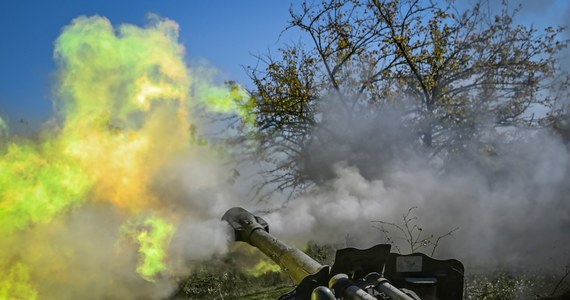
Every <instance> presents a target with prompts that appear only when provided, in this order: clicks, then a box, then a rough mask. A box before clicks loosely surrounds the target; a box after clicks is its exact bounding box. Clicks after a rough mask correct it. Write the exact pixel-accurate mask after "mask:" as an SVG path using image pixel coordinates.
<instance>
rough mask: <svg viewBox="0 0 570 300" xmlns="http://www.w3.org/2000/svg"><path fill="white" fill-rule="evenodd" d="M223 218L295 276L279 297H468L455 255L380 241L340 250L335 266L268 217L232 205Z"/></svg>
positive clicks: (289, 299)
mask: <svg viewBox="0 0 570 300" xmlns="http://www.w3.org/2000/svg"><path fill="white" fill-rule="evenodd" d="M222 220H224V221H226V222H228V223H229V225H230V226H231V227H232V229H233V231H234V234H235V240H236V241H241V242H246V243H248V244H250V245H252V246H254V247H256V248H257V249H259V250H261V252H263V253H264V254H265V255H267V256H268V257H269V258H271V259H272V260H273V261H274V262H275V263H277V264H278V265H279V266H280V267H281V269H282V270H284V271H285V272H287V273H288V274H289V275H290V276H291V278H292V279H293V280H294V281H295V283H296V284H297V287H296V288H295V289H293V290H292V291H290V292H288V293H286V294H284V295H282V296H281V297H280V298H279V300H309V299H311V300H338V299H342V300H349V299H350V300H362V299H366V300H372V299H378V300H380V299H392V300H395V299H398V300H435V299H438V300H460V299H462V298H463V270H464V269H463V264H462V263H461V262H459V261H458V260H455V259H449V260H437V259H433V258H430V257H429V256H427V255H425V254H422V253H414V254H410V255H401V254H397V253H391V252H390V245H388V244H380V245H376V246H374V247H372V248H369V249H364V250H360V249H356V248H345V249H340V250H338V251H337V252H336V256H335V262H334V264H333V265H332V267H329V266H327V265H322V264H320V263H319V262H317V261H316V260H314V259H313V258H311V257H310V256H308V255H307V254H305V253H304V252H302V251H301V250H299V249H297V248H294V247H290V246H288V245H286V244H285V243H283V242H282V241H280V240H279V239H277V238H275V237H274V236H273V235H271V234H270V233H269V226H268V224H267V222H266V221H265V220H263V219H262V218H260V217H258V216H255V215H253V214H252V213H250V212H249V211H247V210H245V209H243V208H241V207H234V208H231V209H229V210H228V211H227V212H226V213H225V214H224V216H223V217H222Z"/></svg>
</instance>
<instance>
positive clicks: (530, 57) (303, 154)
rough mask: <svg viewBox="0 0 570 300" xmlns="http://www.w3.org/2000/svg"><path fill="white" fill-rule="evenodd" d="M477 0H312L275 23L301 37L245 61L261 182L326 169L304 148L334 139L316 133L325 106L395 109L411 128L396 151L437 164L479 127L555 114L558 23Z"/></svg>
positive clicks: (294, 182) (559, 81)
mask: <svg viewBox="0 0 570 300" xmlns="http://www.w3.org/2000/svg"><path fill="white" fill-rule="evenodd" d="M488 5H489V3H487V2H486V1H484V0H480V1H478V2H476V3H475V4H474V5H473V6H472V7H470V8H468V9H459V8H457V7H455V6H454V5H453V1H419V0H382V1H380V0H351V1H340V0H323V1H317V3H314V4H313V2H312V1H311V2H306V1H305V2H303V3H302V4H301V5H299V6H298V7H294V8H292V9H291V12H290V14H291V21H290V23H289V26H288V28H287V29H288V30H293V29H296V30H299V31H300V32H302V33H303V34H304V35H303V36H304V39H303V40H302V42H301V43H299V44H296V45H286V46H283V47H282V48H280V49H279V55H273V56H272V55H267V56H260V57H259V60H260V63H259V65H258V66H257V67H255V68H248V72H249V76H250V77H251V79H252V81H253V83H254V87H253V88H252V89H251V91H250V93H251V95H252V99H253V101H254V104H252V103H250V105H253V106H254V110H255V113H256V116H257V117H256V122H255V124H256V127H257V131H258V134H257V138H258V141H259V147H258V149H257V150H258V152H257V153H256V154H257V155H258V157H263V158H264V159H265V160H266V161H269V162H270V163H271V164H273V166H274V168H272V169H271V170H269V171H268V174H267V175H268V176H269V180H267V181H266V182H264V183H263V184H262V185H264V186H266V185H273V186H276V187H277V190H290V191H294V190H303V189H304V188H306V187H308V186H311V185H312V184H314V183H319V182H321V181H322V180H323V179H326V178H323V175H322V174H326V171H324V170H322V169H323V168H326V166H322V165H319V166H318V168H319V169H320V170H321V171H320V172H318V173H314V172H311V169H312V168H313V167H314V157H312V156H311V151H312V149H322V148H327V147H331V146H333V145H338V144H342V143H343V142H346V141H344V140H342V139H343V138H345V137H343V136H341V135H338V134H336V133H335V132H334V131H333V130H331V128H327V126H329V125H330V124H329V123H327V121H328V119H327V115H326V114H323V113H322V112H323V111H324V110H326V109H325V108H327V109H329V110H334V111H335V113H337V114H340V115H344V116H348V117H349V118H350V117H352V122H354V124H358V123H362V122H365V119H366V118H367V117H371V116H374V115H378V114H379V113H381V112H383V111H387V110H389V108H394V107H395V108H397V110H398V111H399V112H401V116H400V117H399V118H400V120H399V121H400V123H402V126H404V127H405V129H406V131H407V132H410V133H412V135H413V136H412V141H413V142H412V143H409V145H408V146H407V147H409V148H411V149H418V148H419V149H422V150H423V151H425V153H427V154H428V157H430V158H431V160H432V161H435V160H437V161H440V162H441V161H443V162H445V161H448V160H450V159H453V158H454V157H455V156H458V155H465V151H464V150H465V149H466V148H467V147H468V146H469V145H473V144H475V145H477V144H478V145H479V146H478V147H479V148H484V147H485V145H484V142H483V141H482V140H483V137H484V136H485V134H486V133H488V132H489V131H490V130H493V129H497V128H505V127H518V128H538V127H548V126H553V124H555V123H557V122H558V121H559V120H560V119H561V118H564V115H565V114H566V111H565V107H564V106H563V105H562V102H561V99H564V97H566V87H567V86H568V82H569V81H568V77H567V75H565V74H564V73H563V72H561V70H560V69H559V68H558V65H557V58H558V56H559V54H560V51H562V50H563V49H564V48H566V46H567V45H568V41H567V40H562V39H561V32H562V31H563V28H562V27H547V28H544V29H543V30H538V29H537V28H534V27H532V26H529V25H525V24H516V23H515V21H514V20H515V19H516V16H517V13H518V11H519V9H518V8H517V9H509V5H508V3H507V1H503V3H502V5H501V6H500V9H499V11H498V13H497V14H496V15H493V14H492V13H489V10H488V9H487V8H488ZM317 133H318V134H317ZM376 134H377V135H380V134H381V133H376ZM403 150H404V151H405V149H399V151H403ZM274 153H280V155H274ZM328 165H329V167H330V165H331V164H328ZM260 190H261V189H260Z"/></svg>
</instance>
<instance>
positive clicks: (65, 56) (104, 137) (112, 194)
mask: <svg viewBox="0 0 570 300" xmlns="http://www.w3.org/2000/svg"><path fill="white" fill-rule="evenodd" d="M184 52H185V50H184V47H183V46H182V45H181V44H179V43H178V24H177V23H175V22H174V21H171V20H167V19H160V18H158V17H153V18H152V20H151V24H150V25H149V26H147V27H145V28H140V27H137V26H133V25H122V26H119V27H118V28H114V27H113V25H112V24H111V23H110V21H109V20H107V19H106V18H103V17H98V16H95V17H79V18H77V19H75V20H73V22H72V23H71V24H70V25H69V26H67V27H65V28H64V30H63V31H62V34H61V35H60V37H59V38H58V39H57V41H56V42H55V51H54V57H55V60H56V61H57V63H58V66H59V70H58V84H57V87H56V89H55V98H56V101H55V109H56V111H57V113H58V119H59V120H60V123H59V124H60V126H59V127H58V129H57V130H53V132H52V133H51V134H48V135H46V137H45V138H44V139H42V140H41V141H27V142H14V141H8V142H7V144H6V146H5V147H0V149H3V151H4V153H2V154H1V156H0V246H6V245H10V244H11V243H12V242H11V240H12V236H17V235H19V234H23V232H26V231H30V230H31V231H33V230H35V228H38V226H40V227H41V226H43V225H45V224H51V223H53V221H54V219H56V218H58V217H59V216H63V215H65V214H68V213H69V212H71V211H73V210H74V209H75V208H78V207H80V206H81V205H83V204H85V203H86V202H88V201H89V202H95V203H109V204H112V205H113V206H115V207H117V208H118V209H120V210H121V211H123V213H124V215H125V216H127V218H132V219H135V220H140V217H138V216H139V215H141V214H143V213H145V212H149V211H152V212H153V214H151V217H148V218H146V219H144V218H143V221H137V222H139V223H140V224H142V228H143V229H140V228H139V227H141V226H138V227H137V226H135V227H133V226H131V225H125V226H126V227H124V228H123V230H122V231H121V232H122V234H126V235H129V236H131V238H132V240H134V241H135V242H136V243H137V244H138V246H139V253H140V259H139V267H138V268H137V271H138V272H139V274H141V276H142V277H143V278H145V279H147V280H149V281H152V280H153V278H154V276H155V275H156V274H157V273H159V272H163V271H164V270H165V268H166V264H165V261H166V259H167V253H166V250H167V248H168V244H169V241H170V239H171V237H172V235H173V233H174V231H175V223H176V218H175V217H174V218H173V213H172V212H169V211H167V210H166V209H165V203H164V202H165V201H166V199H161V197H160V195H156V194H153V191H152V190H151V185H152V180H153V176H156V174H157V173H158V172H159V171H160V170H161V169H162V168H164V167H165V165H166V164H168V163H169V162H170V161H171V160H172V159H173V158H176V157H179V156H181V155H183V154H184V153H185V152H187V151H188V149H189V148H190V147H191V146H192V144H191V142H190V140H191V139H190V138H191V137H190V134H191V132H190V131H191V130H190V129H191V128H193V127H192V126H193V125H192V123H191V120H189V116H190V113H189V108H193V107H195V106H196V105H203V106H205V107H206V108H207V109H208V110H210V111H215V112H224V113H225V112H234V113H237V114H239V115H241V116H245V115H247V114H250V113H249V112H248V111H247V110H248V108H247V105H246V104H247V102H248V101H249V100H248V99H247V97H246V94H245V92H244V91H243V89H241V87H239V85H235V84H234V85H232V86H231V88H229V89H228V88H223V87H216V86H209V85H208V84H205V83H204V82H201V83H200V84H199V85H196V84H193V83H192V78H191V76H190V74H191V73H190V71H189V70H188V68H187V66H186V64H185V61H184ZM192 86H200V88H199V89H200V91H202V92H194V93H192V92H191V87H192ZM191 95H194V96H192V97H191ZM205 95H207V96H205ZM197 96H203V97H200V98H199V99H197V98H196V97H197ZM6 131H7V128H6V126H5V123H4V121H3V120H2V119H0V136H3V135H6ZM0 141H1V140H0ZM133 228H135V229H133ZM137 228H138V229H137ZM38 243H40V242H35V243H34V244H35V245H36V246H37V244H38ZM44 246H45V247H50V245H47V244H46V245H43V244H41V245H39V247H44ZM46 249H47V248H46ZM37 250H38V251H41V250H42V249H37ZM66 251H67V250H66ZM69 251H70V252H69V253H71V254H70V255H72V253H73V250H69ZM20 252H22V253H24V254H17V255H16V254H15V253H18V251H16V250H0V269H2V270H8V271H5V272H4V275H3V276H0V299H34V298H35V297H36V296H37V293H36V292H35V289H34V287H33V286H32V285H31V283H30V278H33V277H34V276H39V275H37V274H40V273H41V272H40V271H39V270H35V269H34V267H35V266H34V265H30V266H27V265H25V262H29V261H32V262H33V261H34V259H33V258H30V257H22V255H24V256H25V255H26V254H25V253H32V252H33V251H20ZM30 255H32V254H30ZM33 255H36V254H33ZM18 256H20V258H18ZM85 259H89V258H88V257H87V258H85ZM62 265H63V266H58V267H57V268H56V269H58V270H60V271H61V273H62V274H63V273H65V270H66V268H72V266H65V262H62ZM36 279H38V280H43V279H44V278H36ZM41 296H42V295H41V293H40V294H39V298H41Z"/></svg>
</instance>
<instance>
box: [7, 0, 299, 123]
mask: <svg viewBox="0 0 570 300" xmlns="http://www.w3.org/2000/svg"><path fill="white" fill-rule="evenodd" d="M290 4H291V2H290V1H282V0H281V1H268V0H240V1H221V0H208V1H190V0H188V1H175V0H164V1H159V0H153V1H151V0H137V1H131V0H121V1H116V0H56V1H47V0H46V1H44V0H39V1H32V0H11V1H8V0H5V1H2V4H0V37H1V46H0V66H1V68H0V116H1V117H3V118H4V119H6V120H7V121H8V122H9V123H10V125H11V127H12V128H13V129H14V130H16V131H17V130H22V128H18V127H25V126H26V125H22V124H20V120H22V119H23V120H25V121H26V122H27V123H29V124H30V125H29V126H31V127H32V128H33V127H34V126H37V125H38V124H39V123H40V122H42V121H45V120H46V119H47V118H48V117H49V116H50V115H51V100H50V99H51V86H52V84H53V81H54V72H55V70H56V66H55V64H54V61H53V58H52V54H53V43H54V41H55V39H56V38H57V37H58V35H59V34H60V32H61V29H62V27H63V26H65V25H68V24H69V23H70V22H71V20H72V19H74V18H75V17H78V16H80V15H87V16H91V15H96V14H97V15H100V16H105V17H107V18H108V19H109V20H110V21H111V22H112V23H113V24H115V25H118V24H122V23H131V24H136V25H139V26H144V25H145V24H146V20H147V14H148V13H155V14H158V15H160V16H162V17H167V18H170V19H173V20H175V21H176V22H178V23H179V24H180V29H181V30H180V42H181V43H182V44H183V45H184V46H185V47H186V51H187V54H186V56H187V61H188V62H190V63H191V62H192V61H195V60H201V59H205V60H206V61H208V62H209V64H210V65H212V66H214V67H216V68H218V69H219V70H220V71H221V72H222V75H221V77H223V78H224V79H232V80H237V81H238V82H243V83H245V84H247V76H246V74H245V72H244V71H243V69H242V67H241V66H242V65H251V64H255V62H256V59H255V58H254V57H253V56H252V55H251V54H252V53H265V52H267V50H268V49H270V48H271V49H276V48H277V47H278V46H279V45H282V44H283V43H285V42H290V41H294V40H295V39H298V37H295V36H294V34H290V35H288V36H285V37H283V38H281V40H278V38H279V34H280V32H281V31H282V30H283V28H285V27H286V25H287V21H288V16H289V7H290Z"/></svg>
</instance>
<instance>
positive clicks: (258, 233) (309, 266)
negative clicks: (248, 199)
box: [222, 207, 325, 283]
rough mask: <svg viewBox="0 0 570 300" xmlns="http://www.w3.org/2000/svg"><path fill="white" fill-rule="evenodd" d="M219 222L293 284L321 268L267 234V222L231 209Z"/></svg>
mask: <svg viewBox="0 0 570 300" xmlns="http://www.w3.org/2000/svg"><path fill="white" fill-rule="evenodd" d="M222 220H224V221H227V222H228V223H229V224H230V226H231V227H232V228H233V230H234V233H235V240H236V241H242V242H246V243H248V244H250V245H252V246H254V247H256V248H257V249H259V250H261V252H263V253H264V254H265V255H267V256H268V257H269V258H271V259H272V260H273V261H274V262H275V263H277V264H278V265H279V266H280V267H281V269H283V270H284V271H285V272H287V273H288V274H289V275H290V276H291V277H292V278H293V280H295V282H296V283H299V282H301V280H303V278H305V277H306V276H308V275H312V274H315V273H317V272H318V271H319V270H320V269H322V268H323V267H325V266H323V265H321V264H320V263H318V262H317V261H315V260H314V259H312V258H311V257H310V256H308V255H307V254H305V253H304V252H303V251H301V250H299V249H297V248H294V247H290V246H288V245H286V244H285V243H283V242H282V241H280V240H279V239H277V238H275V237H274V236H273V235H271V234H270V233H269V226H268V225H267V222H265V220H263V219H262V218H260V217H257V216H254V215H253V214H252V213H250V212H249V211H247V210H245V209H243V208H241V207H234V208H231V209H229V210H228V211H227V212H226V213H225V214H224V216H223V217H222Z"/></svg>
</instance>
